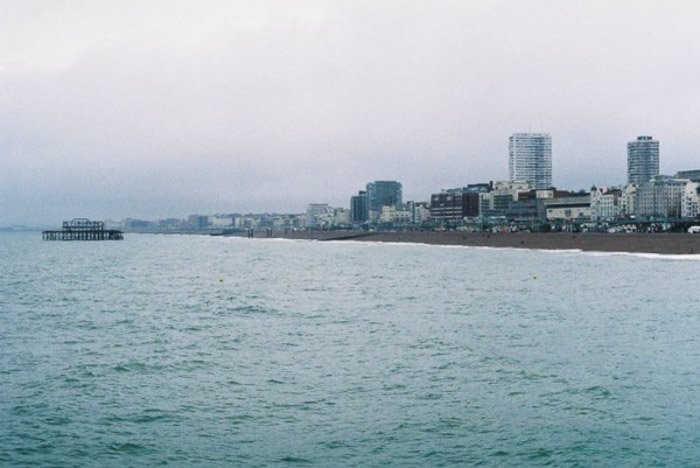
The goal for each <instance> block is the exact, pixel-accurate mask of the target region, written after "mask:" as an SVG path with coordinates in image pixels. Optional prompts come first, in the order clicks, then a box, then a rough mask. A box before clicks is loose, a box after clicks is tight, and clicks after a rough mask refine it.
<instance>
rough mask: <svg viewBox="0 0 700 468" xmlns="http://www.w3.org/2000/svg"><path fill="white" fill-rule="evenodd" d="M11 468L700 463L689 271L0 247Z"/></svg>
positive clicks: (534, 255)
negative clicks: (14, 467)
mask: <svg viewBox="0 0 700 468" xmlns="http://www.w3.org/2000/svg"><path fill="white" fill-rule="evenodd" d="M0 267H1V268H0V465H3V466H20V465H34V466H148V465H157V464H171V465H176V466H182V465H188V466H189V465H197V466H236V465H245V466H267V465H273V464H277V465H299V464H302V465H303V464H313V465H322V466H377V465H394V466H440V465H443V466H444V465H475V464H481V465H486V466H492V465H498V466H503V465H518V466H521V465H547V464H549V465H556V466H562V465H569V466H591V465H594V466H621V465H623V466H639V465H643V466H665V465H672V466H698V464H699V463H700V373H699V372H698V369H700V338H699V337H700V318H699V317H700V257H663V256H644V255H615V254H586V253H578V252H541V251H526V250H507V249H506V250H494V249H483V248H467V247H439V246H424V245H398V244H371V243H361V242H309V241H283V240H250V239H238V238H209V237H194V236H152V235H133V234H132V235H127V236H126V240H124V241H123V242H95V243H89V242H87V243H79V242H42V241H41V238H40V235H36V234H11V235H10V234H4V235H1V237H0Z"/></svg>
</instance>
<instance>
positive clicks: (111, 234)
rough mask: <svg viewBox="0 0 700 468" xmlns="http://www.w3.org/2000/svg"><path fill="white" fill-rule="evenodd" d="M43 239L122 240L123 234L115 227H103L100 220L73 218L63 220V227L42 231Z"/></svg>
mask: <svg viewBox="0 0 700 468" xmlns="http://www.w3.org/2000/svg"><path fill="white" fill-rule="evenodd" d="M41 237H42V239H44V240H61V241H74V240H80V241H98V240H123V239H124V234H123V233H122V231H119V230H116V229H105V223H104V222H102V221H90V220H89V219H87V218H75V219H73V220H71V221H63V228H62V229H60V230H56V231H42V233H41Z"/></svg>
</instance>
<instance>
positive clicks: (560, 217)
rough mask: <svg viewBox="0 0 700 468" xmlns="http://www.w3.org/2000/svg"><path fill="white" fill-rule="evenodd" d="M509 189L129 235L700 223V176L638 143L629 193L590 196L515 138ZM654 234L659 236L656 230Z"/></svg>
mask: <svg viewBox="0 0 700 468" xmlns="http://www.w3.org/2000/svg"><path fill="white" fill-rule="evenodd" d="M508 146H509V159H508V170H509V180H505V181H495V182H494V181H490V182H482V183H471V184H466V185H465V186H462V187H456V188H449V189H443V190H441V191H439V192H436V193H433V194H431V196H430V198H429V200H428V201H406V202H404V200H403V192H402V189H403V187H402V184H401V183H400V182H398V181H395V180H377V181H373V182H369V183H368V184H366V186H365V187H364V189H363V190H360V191H359V192H358V193H357V194H356V195H353V196H351V197H350V204H349V206H346V207H332V206H330V205H328V204H326V203H312V204H310V205H309V206H308V208H307V210H306V212H305V213H298V214H277V213H272V214H269V213H265V214H237V213H234V214H218V215H212V216H204V215H191V216H189V217H188V218H187V219H177V218H170V219H165V220H160V221H145V220H135V219H127V220H125V221H124V222H123V223H122V225H121V226H120V228H121V227H123V228H124V229H126V230H131V231H159V232H163V231H165V232H177V231H203V230H209V231H214V230H223V231H227V230H232V231H236V230H249V229H263V228H264V229H274V230H300V229H467V230H485V229H489V230H521V229H528V230H549V229H553V230H579V229H591V230H595V229H597V230H616V229H618V228H620V229H622V228H624V229H638V228H641V229H652V228H653V229H658V228H659V227H658V225H659V224H661V225H664V226H665V227H668V226H670V225H672V224H673V223H676V224H679V223H680V224H682V223H686V224H687V223H693V224H698V223H700V170H686V171H680V172H678V173H676V174H675V175H673V176H669V175H661V174H660V173H659V142H658V141H657V140H654V139H653V138H652V137H651V136H640V137H638V138H637V139H636V140H634V141H631V142H629V143H628V144H627V184H626V185H622V186H618V187H603V186H593V187H592V188H591V189H590V190H589V191H569V190H561V189H557V188H555V187H553V185H552V139H551V136H550V135H549V134H547V133H514V134H513V135H511V136H510V138H509V145H508ZM654 224H656V225H657V226H653V225H654Z"/></svg>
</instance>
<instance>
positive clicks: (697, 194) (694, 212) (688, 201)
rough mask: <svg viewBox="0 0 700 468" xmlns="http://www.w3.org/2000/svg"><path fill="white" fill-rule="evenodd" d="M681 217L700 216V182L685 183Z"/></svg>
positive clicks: (693, 217)
mask: <svg viewBox="0 0 700 468" xmlns="http://www.w3.org/2000/svg"><path fill="white" fill-rule="evenodd" d="M699 172H700V171H699ZM681 217H683V218H687V219H696V218H698V217H700V182H688V183H687V184H686V185H685V189H684V190H683V200H682V202H681Z"/></svg>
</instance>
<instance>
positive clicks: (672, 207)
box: [635, 176, 690, 220]
mask: <svg viewBox="0 0 700 468" xmlns="http://www.w3.org/2000/svg"><path fill="white" fill-rule="evenodd" d="M689 182H690V181H689V180H688V179H678V178H676V177H669V176H656V177H654V178H653V179H652V180H650V181H649V182H645V183H643V184H640V185H638V186H637V195H636V200H635V215H636V217H637V218H638V219H650V220H662V219H663V220H672V219H678V218H680V216H681V201H682V200H683V196H684V193H685V188H686V185H688V183H689Z"/></svg>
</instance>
